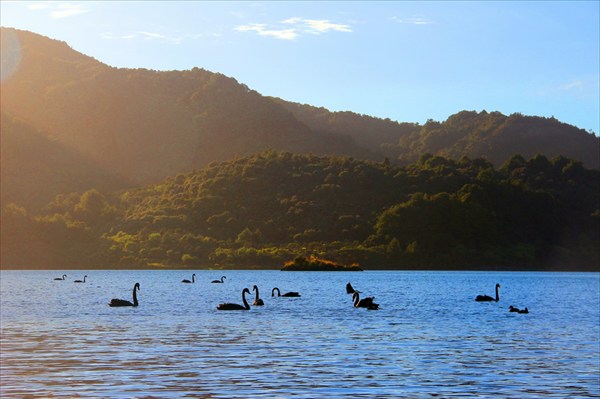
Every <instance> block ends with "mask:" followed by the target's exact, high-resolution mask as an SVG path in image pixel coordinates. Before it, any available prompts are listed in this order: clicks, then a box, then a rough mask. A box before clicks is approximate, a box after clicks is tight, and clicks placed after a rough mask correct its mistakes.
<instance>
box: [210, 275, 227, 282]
mask: <svg viewBox="0 0 600 399" xmlns="http://www.w3.org/2000/svg"><path fill="white" fill-rule="evenodd" d="M224 278H225V276H221V280H213V281H211V283H224V282H225V281H223V279H224Z"/></svg>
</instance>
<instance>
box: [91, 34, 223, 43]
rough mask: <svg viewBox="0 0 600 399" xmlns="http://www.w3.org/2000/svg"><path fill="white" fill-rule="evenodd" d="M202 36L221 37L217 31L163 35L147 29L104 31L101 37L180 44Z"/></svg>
mask: <svg viewBox="0 0 600 399" xmlns="http://www.w3.org/2000/svg"><path fill="white" fill-rule="evenodd" d="M203 37H212V38H215V37H221V34H219V33H212V34H206V35H205V34H201V33H195V34H186V35H182V36H176V35H165V34H162V33H157V32H149V31H138V32H133V33H128V34H120V35H119V34H114V33H111V32H105V33H103V34H102V38H103V39H108V40H115V39H117V40H118V39H120V40H136V39H137V40H144V41H150V40H154V41H159V42H161V43H168V44H181V43H183V42H184V41H185V40H190V39H192V40H194V39H199V38H203Z"/></svg>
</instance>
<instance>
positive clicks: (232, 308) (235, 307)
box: [217, 288, 250, 310]
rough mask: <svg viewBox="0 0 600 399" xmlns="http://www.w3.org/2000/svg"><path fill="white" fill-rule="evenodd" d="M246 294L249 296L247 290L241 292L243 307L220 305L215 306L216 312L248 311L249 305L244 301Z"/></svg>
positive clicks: (231, 304)
mask: <svg viewBox="0 0 600 399" xmlns="http://www.w3.org/2000/svg"><path fill="white" fill-rule="evenodd" d="M246 294H250V290H249V289H248V288H244V289H243V290H242V301H243V302H244V306H242V305H238V304H237V303H221V304H219V305H217V310H250V305H248V301H246Z"/></svg>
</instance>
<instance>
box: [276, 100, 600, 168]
mask: <svg viewBox="0 0 600 399" xmlns="http://www.w3.org/2000/svg"><path fill="white" fill-rule="evenodd" d="M274 101H277V102H278V103H280V104H282V105H283V106H284V107H285V108H286V109H288V110H289V111H290V112H292V113H293V114H294V116H295V117H296V118H297V119H298V120H300V121H301V122H303V123H305V124H306V125H308V126H309V127H311V128H312V129H315V130H318V131H321V132H329V133H335V134H346V135H349V136H350V137H352V139H353V140H354V141H356V142H357V143H358V144H360V145H362V146H364V147H366V148H368V149H369V150H371V151H374V152H377V153H378V154H380V155H382V156H386V157H388V158H389V159H390V160H395V161H397V162H399V163H401V164H409V163H413V162H416V161H417V160H418V159H419V158H420V157H421V156H422V155H423V154H432V155H439V156H444V157H449V158H452V159H457V160H458V159H460V158H462V157H463V156H467V157H470V158H480V157H482V158H486V159H488V160H489V161H490V162H492V163H493V164H494V165H495V166H497V167H500V166H501V165H502V164H503V163H504V162H505V161H507V160H508V159H509V158H510V157H511V156H513V155H515V154H519V155H522V156H523V157H525V158H530V157H533V156H535V155H537V154H543V155H545V156H547V157H549V158H554V157H557V156H564V157H567V158H573V159H577V160H579V161H581V162H583V164H584V165H585V166H586V167H588V168H594V169H599V168H600V155H599V153H600V138H598V137H597V136H595V135H594V134H593V133H589V132H586V131H585V130H583V129H579V128H577V127H575V126H572V125H568V124H566V123H562V122H560V121H558V120H556V119H554V118H541V117H535V116H524V115H521V114H518V113H516V114H512V115H510V116H506V115H503V114H501V113H500V112H487V111H482V112H479V113H478V112H475V111H461V112H459V113H457V114H455V115H451V116H450V117H449V118H448V119H447V120H446V121H443V122H436V121H433V120H430V121H428V122H427V123H426V124H424V125H422V126H421V125H419V124H416V123H406V122H404V123H398V122H394V121H391V120H390V119H379V118H374V117H371V116H368V115H359V114H356V113H353V112H330V111H328V110H327V109H325V108H317V107H313V106H311V105H307V104H297V103H292V102H288V101H284V100H281V99H274Z"/></svg>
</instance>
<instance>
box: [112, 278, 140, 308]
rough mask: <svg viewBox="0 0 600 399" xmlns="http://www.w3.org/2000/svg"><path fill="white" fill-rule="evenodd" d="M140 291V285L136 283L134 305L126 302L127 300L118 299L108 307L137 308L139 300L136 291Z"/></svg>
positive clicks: (114, 299)
mask: <svg viewBox="0 0 600 399" xmlns="http://www.w3.org/2000/svg"><path fill="white" fill-rule="evenodd" d="M139 289H140V283H135V285H134V286H133V303H131V302H129V301H126V300H125V299H116V298H113V299H112V300H111V301H110V303H109V304H108V306H113V307H114V306H137V305H138V300H137V295H136V293H135V292H136V290H139Z"/></svg>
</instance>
